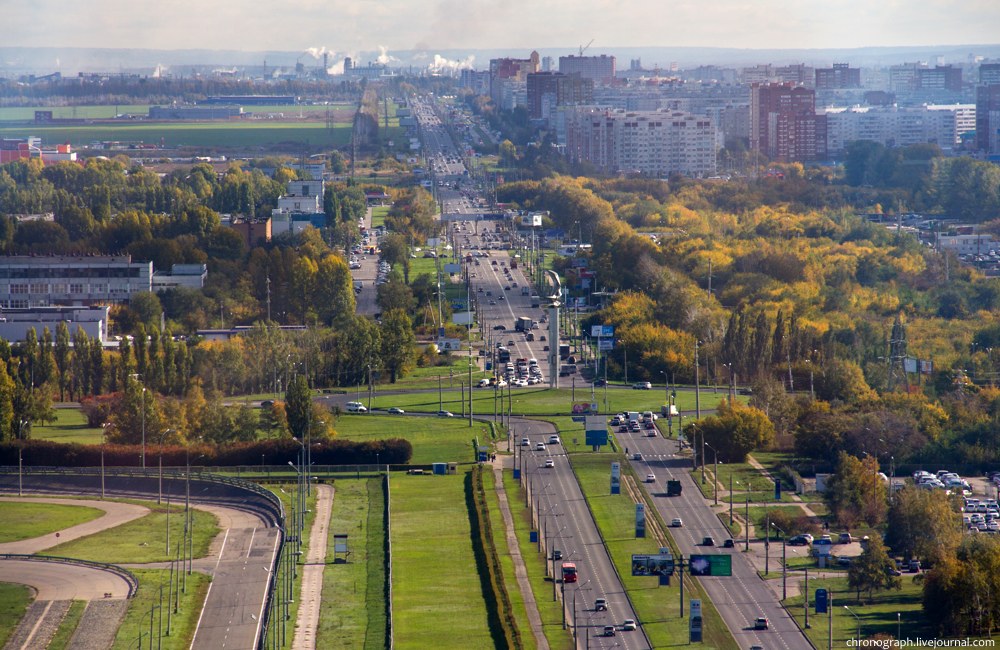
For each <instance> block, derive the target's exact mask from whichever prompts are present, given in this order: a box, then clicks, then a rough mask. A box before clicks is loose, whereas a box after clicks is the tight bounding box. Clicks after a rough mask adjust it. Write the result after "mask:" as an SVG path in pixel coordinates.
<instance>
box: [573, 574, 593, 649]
mask: <svg viewBox="0 0 1000 650" xmlns="http://www.w3.org/2000/svg"><path fill="white" fill-rule="evenodd" d="M589 584H590V580H588V581H586V582H585V583H583V584H582V585H580V586H579V587H577V588H576V589H574V590H573V647H574V648H576V647H578V645H577V644H578V642H579V637H578V636H577V632H576V630H577V625H576V595H577V594H578V593H579V592H581V591H583V590H584V587H586V586H587V585H589ZM587 591H590V590H589V589H587Z"/></svg>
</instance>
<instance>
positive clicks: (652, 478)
mask: <svg viewBox="0 0 1000 650" xmlns="http://www.w3.org/2000/svg"><path fill="white" fill-rule="evenodd" d="M646 482H647V483H656V475H655V474H646Z"/></svg>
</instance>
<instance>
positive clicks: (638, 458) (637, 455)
mask: <svg viewBox="0 0 1000 650" xmlns="http://www.w3.org/2000/svg"><path fill="white" fill-rule="evenodd" d="M632 460H642V454H640V453H639V452H635V453H634V454H632Z"/></svg>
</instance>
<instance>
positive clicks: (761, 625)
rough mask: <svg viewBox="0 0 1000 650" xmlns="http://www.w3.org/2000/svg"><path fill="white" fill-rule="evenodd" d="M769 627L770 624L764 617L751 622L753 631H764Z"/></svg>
mask: <svg viewBox="0 0 1000 650" xmlns="http://www.w3.org/2000/svg"><path fill="white" fill-rule="evenodd" d="M770 626H771V623H770V621H768V620H767V617H766V616H758V617H757V618H755V619H754V621H753V629H755V630H766V629H767V628H769V627H770Z"/></svg>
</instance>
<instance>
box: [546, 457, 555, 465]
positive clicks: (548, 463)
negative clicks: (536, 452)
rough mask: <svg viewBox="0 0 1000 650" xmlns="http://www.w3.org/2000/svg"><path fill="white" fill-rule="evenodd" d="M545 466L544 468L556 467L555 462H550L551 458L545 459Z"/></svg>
mask: <svg viewBox="0 0 1000 650" xmlns="http://www.w3.org/2000/svg"><path fill="white" fill-rule="evenodd" d="M545 466H546V467H555V466H556V461H554V460H552V459H551V458H546V459H545Z"/></svg>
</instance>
